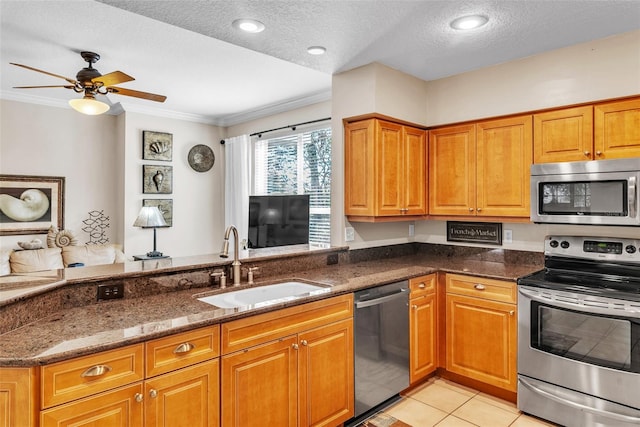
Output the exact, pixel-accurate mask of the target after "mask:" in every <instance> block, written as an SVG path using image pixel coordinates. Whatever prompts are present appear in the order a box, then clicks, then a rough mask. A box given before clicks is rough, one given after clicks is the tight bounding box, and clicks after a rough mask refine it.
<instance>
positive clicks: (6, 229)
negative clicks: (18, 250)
mask: <svg viewBox="0 0 640 427" xmlns="http://www.w3.org/2000/svg"><path fill="white" fill-rule="evenodd" d="M63 204H64V177H61V176H27V175H0V236H3V235H12V234H39V233H46V232H47V230H49V227H51V226H52V225H54V226H56V227H58V228H62V227H63V226H64V217H63V213H64V206H63Z"/></svg>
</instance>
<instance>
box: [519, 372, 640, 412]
mask: <svg viewBox="0 0 640 427" xmlns="http://www.w3.org/2000/svg"><path fill="white" fill-rule="evenodd" d="M518 381H520V383H521V384H522V385H523V386H525V387H526V388H528V389H529V390H530V391H532V392H533V393H537V394H539V395H541V396H543V397H546V398H547V399H550V400H553V401H554V402H558V403H560V404H562V405H566V406H570V407H572V408H576V409H580V410H581V411H585V412H590V413H592V414H595V415H601V416H603V417H606V418H609V419H612V420H618V421H624V422H627V423H640V418H638V417H632V416H629V415H622V414H618V413H615V412H609V411H603V410H601V409H596V408H592V407H590V406H587V405H583V404H581V403H578V402H572V401H571V400H567V399H563V398H561V397H558V396H556V395H555V394H553V393H549V392H548V391H545V390H542V389H540V388H538V387H536V386H534V385H533V384H531V383H530V382H528V381H527V380H525V379H524V378H522V377H520V378H518Z"/></svg>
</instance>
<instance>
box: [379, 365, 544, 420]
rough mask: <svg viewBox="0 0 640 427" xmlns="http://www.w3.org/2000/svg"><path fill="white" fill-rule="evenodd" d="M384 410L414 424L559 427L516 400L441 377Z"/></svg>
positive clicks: (431, 380) (433, 379)
mask: <svg viewBox="0 0 640 427" xmlns="http://www.w3.org/2000/svg"><path fill="white" fill-rule="evenodd" d="M384 413H385V414H388V415H390V416H392V417H394V418H396V419H398V420H400V421H402V422H404V423H407V424H409V425H411V426H412V427H431V426H438V427H473V426H480V427H485V426H486V427H542V426H547V427H549V426H556V424H553V423H549V422H545V421H543V420H540V419H538V418H534V417H531V416H528V415H525V414H523V413H522V412H520V411H519V410H518V408H517V407H516V405H515V404H514V403H511V402H507V401H504V400H501V399H498V398H496V397H493V396H489V395H487V394H484V393H480V392H478V391H477V390H473V389H471V388H468V387H465V386H462V385H460V384H456V383H453V382H451V381H447V380H444V379H442V378H438V377H435V378H432V379H430V380H429V381H428V382H427V383H425V384H423V385H421V386H420V387H418V388H416V389H414V390H412V391H411V392H410V393H408V394H407V395H406V396H404V397H403V398H402V399H401V400H400V401H398V402H397V403H395V404H394V405H393V406H391V407H388V408H386V409H385V410H384Z"/></svg>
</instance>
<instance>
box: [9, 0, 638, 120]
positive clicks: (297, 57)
mask: <svg viewBox="0 0 640 427" xmlns="http://www.w3.org/2000/svg"><path fill="white" fill-rule="evenodd" d="M0 13H1V18H2V28H1V34H0V35H1V36H2V40H1V41H0V43H1V47H2V50H1V55H2V56H1V59H2V64H1V68H0V69H1V71H2V87H1V90H2V92H1V93H2V97H3V98H9V99H18V98H19V97H21V96H25V95H22V94H20V93H18V90H16V89H12V88H11V87H12V86H15V85H27V84H29V85H31V84H56V83H55V82H54V79H53V78H51V77H48V76H45V75H42V74H38V73H34V72H32V71H28V70H24V69H19V68H18V67H13V66H10V65H8V62H19V63H23V64H27V65H30V66H33V67H36V68H40V69H45V70H47V71H51V72H53V73H56V74H62V75H65V76H68V77H73V76H74V75H75V73H76V72H77V70H79V69H80V68H81V67H83V66H84V65H85V64H84V63H83V62H82V59H81V58H80V56H79V55H78V54H77V52H79V51H81V50H92V51H95V52H98V53H99V54H100V55H101V56H102V59H101V60H100V61H99V62H98V64H97V65H96V68H98V69H99V70H100V71H101V72H103V73H106V72H110V71H114V70H121V71H124V72H125V73H128V74H131V75H132V76H134V77H136V81H134V82H130V83H126V84H123V85H122V86H123V87H127V88H130V89H135V90H143V91H149V92H154V93H161V94H164V95H167V97H168V99H167V102H166V103H165V104H161V105H158V104H155V103H151V102H149V101H141V100H137V99H130V98H127V97H122V96H116V95H110V96H109V97H110V99H111V101H112V102H120V103H121V104H122V106H124V108H125V109H127V110H129V109H131V110H143V111H148V112H150V113H152V112H154V109H155V110H157V109H158V108H160V109H164V110H166V111H170V112H173V113H179V114H184V115H185V117H193V118H197V117H201V118H204V119H205V120H207V121H209V122H212V123H217V124H223V125H224V124H232V123H236V122H238V121H241V120H244V119H248V118H252V117H256V116H259V115H260V114H264V113H267V112H274V111H277V110H278V109H286V108H290V107H293V106H297V105H303V104H304V103H308V102H311V101H318V100H322V99H327V96H328V94H329V92H330V85H331V74H333V73H337V72H341V71H346V70H349V69H352V68H355V67H358V66H361V65H366V64H369V63H371V62H380V63H382V64H385V65H387V66H390V67H392V68H395V69H398V70H401V71H403V72H405V73H408V74H411V75H414V76H416V77H419V78H422V79H424V80H433V79H437V78H442V77H446V76H450V75H455V74H459V73H462V72H465V71H470V70H474V69H478V68H482V67H486V66H490V65H494V64H498V63H502V62H507V61H510V60H514V59H518V58H522V57H526V56H530V55H534V54H537V53H540V52H544V51H548V50H552V49H557V48H561V47H564V46H569V45H573V44H577V43H582V42H586V41H590V40H594V39H599V38H603V37H607V36H610V35H613V34H619V33H623V32H627V31H631V30H635V29H638V28H640V1H639V0H612V1H603V0H598V1H588V0H580V1H578V0H576V1H546V0H544V1H538V0H520V1H480V0H478V1H457V0H450V1H411V0H395V1H386V0H354V1H339V0H323V1H318V0H316V1H306V0H299V1H294V0H290V1H270V0H261V1H229V0H226V1H173V0H164V1H145V0H125V1H121V0H101V1H100V2H94V1H88V0H73V1H71V0H68V1H44V2H42V1H38V2H36V1H11V0H2V1H1V2H0ZM471 13H480V14H484V15H486V16H488V17H489V23H488V24H487V25H486V26H484V27H482V28H480V29H478V30H474V31H470V32H466V33H465V32H460V31H455V30H453V29H451V28H450V27H449V22H450V21H451V20H453V19H454V18H456V17H459V16H462V15H466V14H471ZM237 18H254V19H258V20H260V21H262V22H263V23H264V24H265V25H266V30H265V31H264V32H262V33H259V34H244V33H239V32H237V31H236V30H235V29H234V28H233V27H232V26H231V22H232V21H233V20H234V19H237ZM312 45H322V46H325V47H326V48H327V53H326V54H325V55H323V56H311V55H309V54H308V53H307V52H306V48H307V47H309V46H312ZM58 83H59V82H58ZM24 92H25V91H24V90H23V91H22V93H24ZM28 96H30V97H33V99H35V98H38V99H39V98H40V97H42V98H46V99H58V100H61V99H65V100H66V99H70V98H72V97H74V94H73V92H71V91H66V90H63V89H43V90H30V91H29V94H28ZM156 114H157V112H156Z"/></svg>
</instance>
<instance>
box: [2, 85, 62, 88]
mask: <svg viewBox="0 0 640 427" xmlns="http://www.w3.org/2000/svg"><path fill="white" fill-rule="evenodd" d="M47 87H63V88H65V89H73V88H74V86H69V85H66V86H65V85H56V86H14V87H13V88H14V89H40V88H47Z"/></svg>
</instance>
